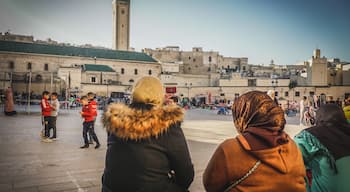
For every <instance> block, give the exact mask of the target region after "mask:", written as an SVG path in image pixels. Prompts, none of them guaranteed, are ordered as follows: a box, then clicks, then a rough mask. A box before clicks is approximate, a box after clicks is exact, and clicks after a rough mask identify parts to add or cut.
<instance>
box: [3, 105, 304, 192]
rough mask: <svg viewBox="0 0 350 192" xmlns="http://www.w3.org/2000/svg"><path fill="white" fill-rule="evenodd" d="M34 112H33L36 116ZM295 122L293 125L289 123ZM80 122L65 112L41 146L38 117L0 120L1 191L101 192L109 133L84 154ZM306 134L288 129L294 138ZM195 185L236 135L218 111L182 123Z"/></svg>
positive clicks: (195, 187)
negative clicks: (52, 137) (55, 130)
mask: <svg viewBox="0 0 350 192" xmlns="http://www.w3.org/2000/svg"><path fill="white" fill-rule="evenodd" d="M34 111H35V110H34ZM291 121H293V119H291ZM81 123H82V119H81V118H80V116H79V111H78V110H63V111H62V112H61V114H60V116H59V118H58V120H57V127H58V138H59V140H58V141H55V142H53V143H42V142H40V137H39V131H40V129H41V123H40V116H39V114H38V113H32V114H31V115H25V114H21V113H20V114H19V115H17V116H14V117H6V116H4V115H3V114H1V115H0V152H1V153H0V191H6V192H7V191H13V192H17V191H25V192H31V191H33V192H37V191H45V192H46V191H48V192H49V191H66V192H68V191H69V192H70V191H72V192H73V191H74V192H77V191H78V192H82V191H92V192H94V191H101V175H102V171H103V168H104V158H105V153H106V133H105V130H104V129H103V128H102V125H101V123H100V122H99V121H97V122H96V132H97V135H98V137H99V139H100V140H101V143H102V147H101V148H100V149H98V150H95V149H93V147H90V148H89V149H86V150H82V149H79V146H80V145H81V144H82V142H83V141H82V136H81V135H82V134H81V132H82V131H81V130H82V125H81ZM301 129H302V128H301V127H299V126H296V125H288V126H287V132H289V133H290V134H291V135H294V134H296V133H297V132H299V131H300V130H301ZM183 130H184V133H185V136H186V139H187V140H188V145H189V148H190V152H191V157H192V161H193V163H194V166H195V180H194V182H193V184H192V185H191V188H190V190H191V191H203V186H202V181H201V180H202V173H203V171H204V169H205V167H206V164H207V162H208V160H209V158H210V156H211V155H212V153H213V151H214V150H215V148H216V146H217V144H218V143H220V142H222V141H223V140H225V139H227V138H230V137H233V136H234V135H236V132H235V129H234V128H233V123H232V120H231V117H230V116H229V115H227V116H218V115H216V113H215V111H207V110H201V109H194V110H189V111H187V113H186V118H185V121H184V123H183Z"/></svg>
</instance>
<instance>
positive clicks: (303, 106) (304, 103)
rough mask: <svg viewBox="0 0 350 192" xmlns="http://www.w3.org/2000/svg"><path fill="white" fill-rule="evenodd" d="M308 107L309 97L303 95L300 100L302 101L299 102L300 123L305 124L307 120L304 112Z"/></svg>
mask: <svg viewBox="0 0 350 192" xmlns="http://www.w3.org/2000/svg"><path fill="white" fill-rule="evenodd" d="M306 108H307V97H306V96H303V99H302V100H300V103H299V113H300V117H299V118H300V125H303V124H304V121H305V117H304V116H305V115H304V114H305V112H306Z"/></svg>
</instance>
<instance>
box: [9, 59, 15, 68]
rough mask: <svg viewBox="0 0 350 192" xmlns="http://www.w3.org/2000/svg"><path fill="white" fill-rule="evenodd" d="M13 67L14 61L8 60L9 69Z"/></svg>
mask: <svg viewBox="0 0 350 192" xmlns="http://www.w3.org/2000/svg"><path fill="white" fill-rule="evenodd" d="M14 68H15V63H14V62H13V61H10V62H9V69H14Z"/></svg>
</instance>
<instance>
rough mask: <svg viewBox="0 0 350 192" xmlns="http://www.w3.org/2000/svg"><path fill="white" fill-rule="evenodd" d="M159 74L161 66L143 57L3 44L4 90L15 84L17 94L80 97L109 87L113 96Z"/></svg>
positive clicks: (0, 72) (0, 77) (0, 66)
mask: <svg viewBox="0 0 350 192" xmlns="http://www.w3.org/2000/svg"><path fill="white" fill-rule="evenodd" d="M66 53H67V54H66ZM86 65H93V66H98V67H100V68H101V66H108V67H109V68H110V69H111V70H113V71H110V70H108V71H103V70H102V71H100V70H101V69H97V71H91V70H84V66H86ZM160 74H161V65H160V64H159V63H158V62H156V61H155V60H154V59H152V58H151V57H149V56H148V55H146V54H144V53H137V52H125V51H123V52H120V51H114V50H104V49H93V48H79V47H68V46H57V45H42V44H36V43H20V42H13V41H0V82H1V83H0V86H1V89H2V90H4V89H5V88H6V87H8V86H10V84H12V86H13V88H14V90H16V91H17V92H18V93H22V92H33V93H35V94H40V93H41V92H42V91H44V90H49V91H56V92H58V93H63V92H74V93H77V94H78V95H81V94H85V93H87V92H89V91H94V90H99V89H98V88H96V87H99V86H100V87H106V86H107V85H108V89H109V91H108V92H109V93H110V92H112V91H120V90H124V91H127V90H128V89H130V86H131V85H132V84H133V83H134V82H136V81H138V79H140V78H141V77H144V76H154V77H160ZM29 76H31V77H29ZM29 78H30V79H31V82H32V83H31V88H30V89H31V90H28V89H29V88H28V82H29ZM91 87H94V89H90V88H91ZM101 89H103V91H97V93H98V94H100V95H106V91H104V90H106V89H107V88H101Z"/></svg>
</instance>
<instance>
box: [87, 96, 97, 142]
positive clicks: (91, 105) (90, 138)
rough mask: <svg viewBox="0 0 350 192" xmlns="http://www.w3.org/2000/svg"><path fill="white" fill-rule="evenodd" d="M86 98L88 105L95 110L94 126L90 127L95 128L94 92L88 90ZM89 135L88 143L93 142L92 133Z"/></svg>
mask: <svg viewBox="0 0 350 192" xmlns="http://www.w3.org/2000/svg"><path fill="white" fill-rule="evenodd" d="M87 97H88V100H89V105H90V107H91V108H92V109H93V110H94V111H95V113H94V115H95V120H94V126H93V127H92V128H93V129H95V122H96V117H97V102H96V101H95V94H94V93H93V92H89V93H88V94H87ZM88 135H89V137H88V138H89V144H93V140H94V139H93V138H92V135H90V134H88Z"/></svg>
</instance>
